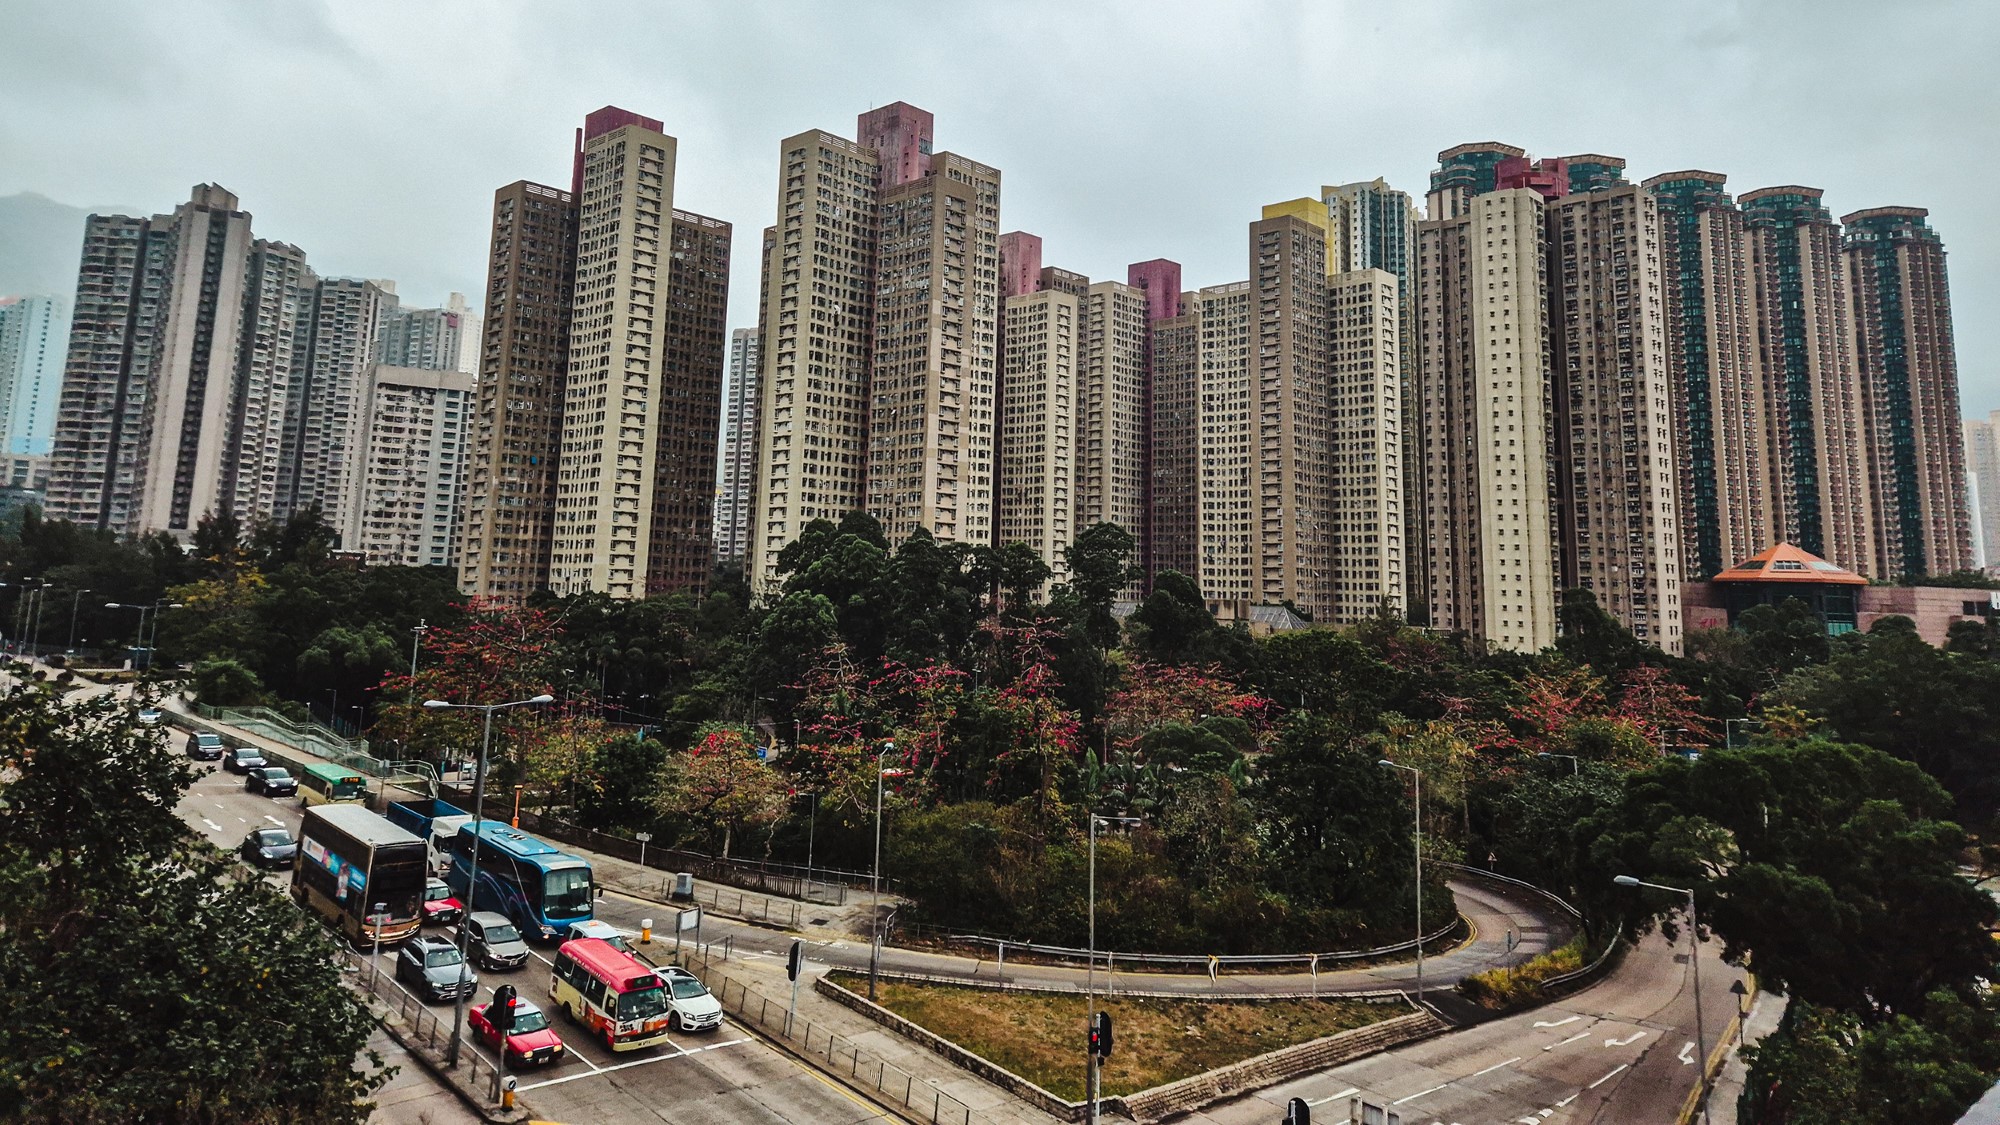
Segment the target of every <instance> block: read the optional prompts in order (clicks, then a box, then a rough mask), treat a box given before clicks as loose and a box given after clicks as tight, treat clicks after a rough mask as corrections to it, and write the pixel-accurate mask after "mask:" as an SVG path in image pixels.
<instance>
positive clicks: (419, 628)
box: [410, 617, 430, 703]
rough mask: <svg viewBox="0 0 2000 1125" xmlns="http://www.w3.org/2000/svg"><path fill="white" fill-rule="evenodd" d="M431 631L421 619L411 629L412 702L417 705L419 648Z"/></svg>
mask: <svg viewBox="0 0 2000 1125" xmlns="http://www.w3.org/2000/svg"><path fill="white" fill-rule="evenodd" d="M429 631H430V626H429V625H426V624H424V620H423V618H421V617H419V618H418V619H417V623H416V624H415V625H413V626H411V627H410V702H411V703H415V702H416V701H417V648H418V647H419V646H420V645H422V644H423V641H424V634H425V633H427V632H429Z"/></svg>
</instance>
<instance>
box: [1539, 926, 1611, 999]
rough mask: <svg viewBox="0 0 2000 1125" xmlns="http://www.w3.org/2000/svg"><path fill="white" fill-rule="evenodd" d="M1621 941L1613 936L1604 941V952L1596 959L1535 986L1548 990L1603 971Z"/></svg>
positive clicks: (1587, 978)
mask: <svg viewBox="0 0 2000 1125" xmlns="http://www.w3.org/2000/svg"><path fill="white" fill-rule="evenodd" d="M1622 943H1623V939H1621V938H1617V937H1613V938H1612V939H1611V940H1610V941H1608V942H1605V943H1604V952H1602V953H1600V954H1598V955H1597V960H1595V961H1592V962H1591V963H1590V964H1588V965H1585V966H1584V967H1583V968H1581V969H1571V970H1570V971H1569V972H1567V973H1558V974H1556V975H1555V976H1552V977H1549V978H1547V979H1545V980H1543V981H1541V982H1540V983H1538V984H1536V985H1535V987H1536V988H1537V989H1539V990H1541V991H1543V992H1548V991H1551V990H1553V989H1558V988H1561V987H1563V986H1564V985H1568V984H1572V983H1574V982H1576V981H1580V980H1589V979H1590V978H1591V977H1593V976H1596V975H1597V974H1598V973H1600V972H1602V971H1603V969H1604V966H1605V965H1607V964H1609V963H1610V961H1611V955H1612V954H1614V953H1616V952H1618V947H1619V945H1621V944H1622Z"/></svg>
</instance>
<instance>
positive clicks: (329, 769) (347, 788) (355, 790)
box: [299, 762, 368, 806]
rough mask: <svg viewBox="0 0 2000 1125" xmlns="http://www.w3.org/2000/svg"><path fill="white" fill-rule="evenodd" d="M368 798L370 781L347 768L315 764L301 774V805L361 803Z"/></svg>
mask: <svg viewBox="0 0 2000 1125" xmlns="http://www.w3.org/2000/svg"><path fill="white" fill-rule="evenodd" d="M367 796H368V780H367V779H366V778H364V777H362V776H361V775H360V774H358V773H356V772H354V771H353V770H351V769H348V768H347V767H346V766H336V765H334V764H333V763H331V762H314V763H313V764H312V765H309V766H307V767H306V768H305V769H304V771H302V772H301V773H300V774H299V803H300V804H302V805H307V806H311V805H327V804H334V803H338V802H348V801H360V800H362V799H363V798H365V797H367Z"/></svg>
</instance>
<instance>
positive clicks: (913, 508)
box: [749, 102, 1003, 590]
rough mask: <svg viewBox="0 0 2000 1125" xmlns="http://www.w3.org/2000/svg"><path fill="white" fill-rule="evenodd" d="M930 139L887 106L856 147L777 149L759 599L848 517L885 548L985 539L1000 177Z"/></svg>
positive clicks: (826, 136)
mask: <svg viewBox="0 0 2000 1125" xmlns="http://www.w3.org/2000/svg"><path fill="white" fill-rule="evenodd" d="M932 134H933V120H932V116H931V114H930V113H928V112H926V111H924V110H921V109H918V108H916V107H915V106H911V105H908V104H906V103H902V102H897V103H893V104H891V105H888V106H883V107H881V108H879V109H874V110H870V111H869V112H867V113H865V114H862V115H861V117H860V118H859V120H858V121H857V123H856V135H857V137H858V138H859V139H858V140H857V141H849V140H846V139H845V138H842V137H838V136H835V135H833V134H831V133H826V132H822V131H813V132H809V133H802V134H799V135H797V136H794V137H790V138H787V139H786V140H785V141H783V142H782V143H781V146H780V171H781V175H780V177H779V180H780V183H779V201H778V219H779V221H778V222H777V223H776V224H775V229H776V244H775V247H774V251H773V265H772V283H771V286H770V290H771V292H770V297H769V299H768V300H767V301H766V303H765V307H764V309H763V310H762V313H761V318H760V328H761V333H762V336H763V339H764V341H765V345H766V354H765V355H764V356H763V357H762V362H763V365H764V377H763V379H762V383H761V386H760V388H759V393H760V395H761V396H762V404H761V409H760V425H759V433H758V446H759V448H758V457H757V472H758V481H759V486H758V489H757V492H758V497H757V512H756V515H755V516H754V517H753V520H752V522H753V536H754V543H753V544H752V547H751V550H750V552H749V571H750V579H751V583H752V588H753V589H758V590H769V589H772V588H773V587H774V586H775V584H776V580H777V560H778V553H779V552H780V551H782V550H783V549H784V547H785V546H786V545H787V544H789V543H790V542H791V541H792V540H794V539H796V538H797V537H798V535H799V532H800V531H801V530H802V529H803V528H804V527H805V525H806V524H807V523H809V522H811V521H812V520H815V519H828V520H834V521H838V520H839V519H840V518H841V517H843V516H844V515H846V514H847V513H848V512H850V511H853V510H855V509H865V510H867V511H868V512H870V513H871V514H872V515H874V516H875V518H876V519H878V520H879V521H880V522H881V524H882V526H883V529H884V531H885V532H886V533H887V534H888V536H889V538H890V539H891V541H892V542H896V541H900V540H901V539H903V538H904V537H906V536H908V535H909V534H910V533H911V532H912V531H914V530H915V529H916V528H918V527H923V528H926V529H928V530H929V531H930V532H932V533H933V534H935V535H936V536H937V537H938V538H940V539H944V540H955V541H961V542H968V543H977V544H989V543H992V542H993V540H994V534H995V512H994V483H995V476H994V473H995V449H994V439H995V426H996V418H995V411H996V406H997V397H996V396H997V393H998V382H999V369H998V363H999V358H1000V352H1001V351H1002V347H1003V345H1002V342H1001V340H1000V338H999V327H1000V317H1001V311H1000V274H1001V261H1000V228H999V214H1000V173H999V171H998V170H997V169H994V168H991V167H989V166H987V165H984V164H980V163H979V162H977V161H973V160H968V159H966V158H965V157H962V156H958V155H955V154H952V153H941V152H934V151H933V145H932Z"/></svg>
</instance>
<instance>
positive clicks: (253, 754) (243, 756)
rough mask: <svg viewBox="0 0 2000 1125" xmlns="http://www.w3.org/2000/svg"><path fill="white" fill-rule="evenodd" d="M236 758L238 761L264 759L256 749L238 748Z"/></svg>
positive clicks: (258, 760)
mask: <svg viewBox="0 0 2000 1125" xmlns="http://www.w3.org/2000/svg"><path fill="white" fill-rule="evenodd" d="M236 760H237V761H239V762H251V761H256V762H261V761H263V760H264V755H263V754H262V753H260V752H259V751H256V750H248V749H245V750H238V751H237V752H236Z"/></svg>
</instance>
